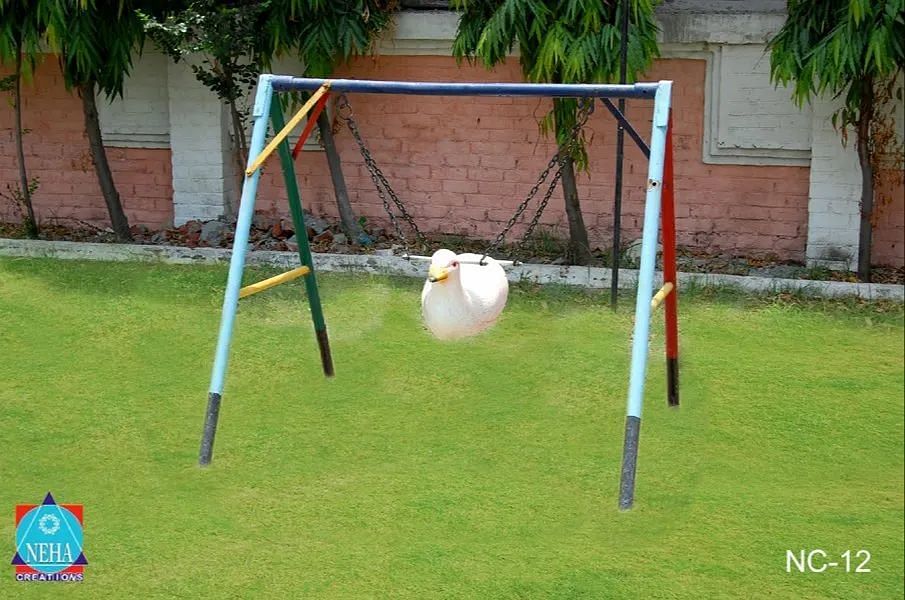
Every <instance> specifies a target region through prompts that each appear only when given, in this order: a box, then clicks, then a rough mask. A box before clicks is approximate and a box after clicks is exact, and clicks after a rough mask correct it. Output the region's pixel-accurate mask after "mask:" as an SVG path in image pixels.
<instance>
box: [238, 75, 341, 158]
mask: <svg viewBox="0 0 905 600" xmlns="http://www.w3.org/2000/svg"><path fill="white" fill-rule="evenodd" d="M330 83H331V82H329V81H326V82H324V84H323V85H322V86H320V87H319V88H318V89H317V91H316V92H314V93H313V94H311V97H310V98H308V102H305V104H304V105H303V106H302V108H300V109H299V111H298V112H297V113H295V116H294V117H292V118H291V119H289V122H288V123H286V126H285V127H283V129H281V130H280V132H279V133H278V134H276V135H275V136H274V137H273V139H272V140H270V143H269V144H267V146H265V147H264V149H263V150H261V153H260V154H258V157H257V158H255V160H254V162H252V163H251V166H250V167H248V168H247V169H246V170H245V175H246V176H251V174H252V173H254V172H255V171H257V170H258V169H260V168H261V165H263V164H264V161H265V160H267V158H268V157H269V156H270V155H271V154H273V151H274V150H276V149H277V146H279V145H280V143H282V141H283V140H285V139H286V138H287V137H289V134H290V133H292V130H293V129H295V128H296V126H297V125H298V124H299V123H301V122H302V119H304V118H305V115H307V114H308V112H309V111H310V110H311V109H312V108H314V105H315V104H317V101H318V100H320V97H321V96H323V95H324V94H326V93H327V90H329V89H330Z"/></svg>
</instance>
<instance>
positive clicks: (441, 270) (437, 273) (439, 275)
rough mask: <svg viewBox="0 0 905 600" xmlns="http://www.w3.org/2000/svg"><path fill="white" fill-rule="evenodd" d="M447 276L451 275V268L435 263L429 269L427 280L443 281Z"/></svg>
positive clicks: (433, 281) (432, 281)
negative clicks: (437, 265)
mask: <svg viewBox="0 0 905 600" xmlns="http://www.w3.org/2000/svg"><path fill="white" fill-rule="evenodd" d="M447 277H449V269H447V268H445V267H436V266H434V265H431V266H430V269H428V271H427V280H428V281H430V282H431V283H437V282H438V281H443V280H444V279H446V278H447Z"/></svg>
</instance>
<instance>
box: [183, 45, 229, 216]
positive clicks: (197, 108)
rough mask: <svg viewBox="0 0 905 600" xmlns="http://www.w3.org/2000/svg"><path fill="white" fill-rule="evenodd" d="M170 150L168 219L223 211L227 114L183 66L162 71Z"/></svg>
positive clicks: (226, 184) (225, 201) (226, 188)
mask: <svg viewBox="0 0 905 600" xmlns="http://www.w3.org/2000/svg"><path fill="white" fill-rule="evenodd" d="M167 76H168V83H169V85H168V88H169V111H170V147H171V148H172V161H173V220H174V222H175V223H176V225H181V224H182V223H185V222H186V221H190V220H192V219H201V220H210V219H216V218H217V217H219V216H220V215H223V214H225V213H226V212H227V210H228V200H229V194H230V193H231V192H233V191H234V189H235V185H234V184H232V183H231V182H229V181H228V180H227V178H228V177H229V176H230V174H231V173H232V172H233V168H232V163H233V161H232V159H231V158H230V156H231V155H230V147H229V143H230V142H229V134H228V125H229V114H228V111H227V109H226V107H225V106H224V105H223V103H222V102H220V100H219V99H218V98H217V97H216V96H215V95H214V93H213V92H211V91H210V90H209V89H207V88H206V87H204V86H203V85H202V84H201V83H200V82H199V81H198V80H197V79H195V75H194V74H193V73H192V70H191V68H190V67H189V65H187V64H185V62H180V63H179V64H175V63H172V62H171V63H170V64H169V66H168V70H167Z"/></svg>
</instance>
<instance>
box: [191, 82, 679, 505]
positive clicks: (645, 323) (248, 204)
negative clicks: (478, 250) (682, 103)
mask: <svg viewBox="0 0 905 600" xmlns="http://www.w3.org/2000/svg"><path fill="white" fill-rule="evenodd" d="M671 90H672V82H671V81H660V82H657V83H635V84H630V85H626V84H619V85H603V84H552V83H551V84H546V83H434V82H408V81H374V80H352V79H334V80H325V79H309V78H299V77H291V76H283V75H270V74H263V75H261V76H260V78H259V81H258V88H257V94H256V96H255V103H254V107H253V110H252V119H253V123H254V125H253V128H252V134H251V142H250V145H249V157H248V165H247V168H246V171H245V180H244V184H243V186H242V198H241V204H240V207H239V215H238V221H237V223H236V233H235V239H234V242H233V250H232V256H231V259H230V265H229V275H228V278H227V283H226V291H225V294H224V299H223V313H222V317H221V321H220V331H219V335H218V339H217V348H216V352H215V356H214V365H213V372H212V374H211V383H210V388H209V393H208V402H207V411H206V414H205V422H204V430H203V433H202V440H201V451H200V455H199V463H200V464H201V465H202V466H206V465H208V464H210V462H211V458H212V456H213V447H214V438H215V435H216V431H217V422H218V419H219V413H220V405H221V402H222V398H223V387H224V382H225V379H226V370H227V363H228V359H229V346H230V342H231V339H232V332H233V326H234V323H235V317H236V312H237V309H238V304H239V299H240V298H245V297H248V296H251V295H253V294H257V293H260V292H263V291H264V290H267V289H269V288H271V287H274V286H276V285H279V284H281V283H284V282H287V281H291V280H293V279H297V278H299V277H303V278H304V281H305V291H306V294H307V296H308V303H309V306H310V310H311V318H312V321H313V325H314V332H315V337H316V339H317V342H318V347H319V349H320V357H321V364H322V367H323V372H324V375H326V376H328V377H331V376H333V374H334V368H333V358H332V355H331V353H330V342H329V338H328V336H327V326H326V322H325V320H324V314H323V308H322V306H321V301H320V295H319V292H318V287H317V279H316V276H315V268H314V267H315V265H314V260H313V257H312V254H311V248H310V246H309V244H308V238H307V235H305V233H304V232H305V231H306V227H305V220H304V213H303V211H302V202H301V195H300V193H299V187H298V182H297V180H296V174H295V167H294V160H295V159H296V158H298V156H299V154H300V152H301V150H302V147H303V145H304V143H305V140H306V139H307V138H308V136H309V135H310V134H311V131H312V129H313V127H314V124H315V123H316V122H317V117H318V116H319V115H320V113H321V112H322V111H323V110H324V108H325V106H326V103H327V100H328V97H329V95H330V94H331V93H334V94H338V95H339V101H338V104H337V108H338V115H339V117H340V118H341V119H342V120H343V121H345V123H346V125H347V127H348V128H349V131H350V132H351V134H352V137H353V138H354V139H355V142H356V144H357V145H358V149H359V151H360V153H361V156H362V159H363V161H364V164H365V166H366V168H367V169H368V172H369V174H370V176H371V180H372V182H373V183H374V185H375V188H376V190H377V194H378V196H379V197H380V199H381V202H382V204H383V207H384V210H385V211H386V212H387V214H388V216H389V218H390V222H391V223H392V225H393V227H394V229H395V231H396V234H397V236H398V237H399V239H400V240H401V241H402V243H403V246H404V248H405V254H404V257H405V258H407V259H409V260H425V259H427V260H429V257H426V256H420V255H411V254H409V252H408V250H409V242H408V237H407V236H406V234H405V231H404V229H403V228H402V227H401V225H400V223H399V220H400V219H402V220H404V221H405V222H406V223H407V224H408V226H409V228H410V229H411V231H412V232H413V233H414V235H415V238H416V240H417V242H418V243H419V244H421V246H422V247H426V243H425V238H424V235H423V234H422V232H421V231H420V230H419V229H418V227H417V225H416V224H415V221H414V219H413V218H412V216H411V214H410V213H409V212H408V210H407V209H406V207H405V205H404V204H403V203H402V202H401V201H400V199H399V197H398V196H397V194H396V193H395V191H394V190H393V188H392V186H390V184H389V182H388V180H387V178H386V176H385V175H384V174H383V172H382V171H381V170H380V167H379V166H378V164H377V162H376V160H375V159H374V158H373V156H372V155H371V153H370V150H369V149H368V147H367V145H366V144H365V142H364V140H363V138H362V136H361V132H360V130H359V128H358V125H357V123H356V121H355V119H354V116H353V113H352V109H351V105H350V104H349V101H348V98H347V97H346V94H347V93H369V94H411V95H429V96H436V95H449V96H521V97H525V96H535V97H553V98H576V99H578V118H577V119H576V122H575V125H574V127H573V128H572V129H571V131H570V135H569V138H568V140H567V142H566V143H565V144H563V145H562V147H561V148H560V149H559V150H558V151H557V153H556V154H555V155H554V156H553V158H551V159H550V161H549V162H548V164H547V166H546V168H545V169H544V170H543V172H542V173H541V175H540V176H539V178H538V181H537V183H536V184H535V185H534V186H533V187H532V188H531V190H530V192H529V193H528V195H527V197H526V199H525V200H524V201H522V202H521V203H520V204H519V205H518V207H517V209H516V211H515V214H513V216H512V217H511V218H510V219H509V221H508V222H507V223H506V225H505V227H504V228H503V230H502V231H501V232H500V234H499V235H498V236H497V237H496V238H495V239H494V240H493V241H492V242H491V243H490V244H489V245H488V247H487V249H486V250H485V251H484V254H483V257H482V258H481V259H480V260H479V261H477V262H478V264H483V263H484V258H486V257H487V256H488V255H490V254H492V253H494V252H496V251H497V250H498V249H499V248H500V246H501V245H502V243H503V241H504V240H505V238H506V235H507V234H508V233H509V231H510V230H511V229H512V227H513V226H514V225H515V224H516V223H517V222H519V220H520V219H521V217H522V216H523V214H524V212H525V211H526V210H527V208H528V206H529V205H530V204H531V202H532V201H533V200H534V198H535V196H536V195H537V193H538V191H539V190H540V189H541V187H543V186H544V184H545V183H546V182H547V179H548V177H549V176H550V173H551V172H553V177H552V179H550V182H549V183H548V184H547V190H546V192H545V193H544V196H543V197H542V199H541V201H540V202H539V203H538V205H537V208H536V210H535V213H534V215H533V217H532V219H531V221H530V222H529V224H528V226H527V227H526V231H525V233H524V234H523V236H522V242H524V241H525V240H527V239H528V237H529V236H530V235H531V233H532V232H533V230H534V228H535V227H536V226H537V224H538V222H539V220H540V218H541V215H542V214H543V212H544V209H545V208H546V206H547V204H548V202H549V200H550V198H551V197H552V195H553V192H554V190H555V189H556V186H557V184H558V182H559V180H560V178H561V176H562V168H563V166H564V164H565V159H566V157H568V156H570V155H571V151H572V149H573V148H574V144H576V143H577V140H578V136H579V134H580V132H581V129H582V127H583V126H584V125H585V123H586V122H587V119H588V117H589V116H590V114H591V113H592V111H593V109H594V102H595V100H599V101H600V102H601V104H602V105H603V106H604V107H606V108H607V110H609V112H610V113H611V114H612V115H613V117H615V119H616V120H617V121H618V122H619V124H620V126H621V127H622V128H623V129H624V131H625V132H626V133H627V134H628V135H629V137H630V138H632V140H633V141H634V142H635V143H636V144H637V146H638V147H639V149H640V150H641V152H642V153H643V154H644V155H645V157H647V158H648V176H647V186H646V197H645V207H644V224H643V232H642V242H641V263H640V267H639V271H638V282H637V285H638V290H637V298H636V303H635V324H634V333H633V342H632V358H631V373H630V377H629V391H628V403H627V415H626V422H625V439H624V443H623V457H622V469H621V476H620V485H619V508H620V509H622V510H628V509H630V508H631V507H632V504H633V502H634V492H635V474H636V468H637V459H638V440H639V433H640V427H641V408H642V404H643V396H644V378H645V374H646V371H647V362H648V349H649V348H648V347H649V336H650V320H651V313H652V311H653V310H654V309H656V308H658V307H659V306H660V305H661V304H663V305H664V306H665V316H666V367H667V368H666V373H667V402H668V404H669V405H670V406H678V404H679V385H678V303H677V294H678V289H677V283H678V282H677V278H676V252H675V209H674V197H673V159H672V127H671V122H672V120H671V109H670V102H671ZM281 92H307V93H310V94H311V95H310V97H309V98H308V100H307V101H306V102H305V103H304V104H303V106H302V107H301V109H299V111H298V112H297V113H296V114H295V115H294V116H293V117H292V118H291V119H289V121H288V122H287V121H286V120H285V119H284V116H283V110H282V108H281V106H280V102H279V100H278V99H277V100H276V101H274V100H275V98H274V94H275V93H281ZM613 98H619V99H631V98H653V100H654V107H653V128H652V132H651V138H650V144H649V145H648V144H647V143H645V141H644V139H643V138H642V137H641V136H640V135H639V134H638V132H637V131H636V130H635V129H634V128H633V127H632V124H631V123H630V122H629V121H628V120H627V119H626V117H625V115H624V114H623V113H622V111H620V110H619V108H617V107H616V105H614V104H613V102H612V99H613ZM268 117H269V118H268ZM306 117H308V120H307V123H306V124H305V127H304V129H303V131H302V133H301V135H300V136H299V138H298V141H297V142H296V144H295V146H294V147H293V148H292V150H290V148H289V143H288V137H289V135H290V134H291V132H292V131H293V130H295V128H296V127H298V126H299V125H300V124H301V123H302V121H303V120H305V118H306ZM270 124H272V126H273V130H274V131H275V132H277V133H276V134H275V135H274V136H273V138H272V139H271V140H270V141H269V142H267V139H266V138H267V131H268V126H269V125H270ZM274 153H276V154H277V155H278V156H279V159H280V163H281V166H282V172H283V179H284V182H285V185H286V192H287V196H288V200H289V210H290V214H291V215H292V222H293V225H294V227H295V231H296V232H297V239H298V253H299V261H300V263H301V266H299V267H297V268H295V269H292V270H290V271H287V272H285V273H282V274H280V275H277V276H275V277H270V278H268V279H265V280H263V281H260V282H258V283H254V284H251V285H247V286H245V287H243V286H242V273H243V271H244V267H245V255H246V252H247V247H248V238H249V234H250V230H251V221H252V216H253V214H254V205H255V198H256V195H257V188H258V182H259V180H260V177H261V167H262V166H263V165H264V163H265V162H266V161H267V159H268V158H269V157H270V156H271V155H272V154H274ZM390 203H392V205H393V206H391V204H390ZM393 207H395V210H394V209H393ZM661 207H662V215H661ZM661 222H662V228H663V281H664V284H663V286H662V287H661V288H660V289H659V290H658V291H656V293H655V292H654V275H655V268H656V259H657V240H658V236H659V232H660V226H661ZM500 262H501V263H502V264H503V265H507V266H508V265H512V264H516V262H517V261H500Z"/></svg>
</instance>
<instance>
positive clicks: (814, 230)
mask: <svg viewBox="0 0 905 600" xmlns="http://www.w3.org/2000/svg"><path fill="white" fill-rule="evenodd" d="M838 108H839V102H838V101H834V100H829V99H824V100H820V101H817V102H815V103H814V109H813V110H814V113H813V120H812V129H811V131H812V136H813V144H812V148H811V185H810V197H809V200H808V244H807V250H806V255H807V259H808V263H809V264H813V265H821V266H827V267H830V268H849V269H853V268H855V266H856V261H857V256H858V238H859V231H858V225H859V221H860V207H861V166H860V165H859V164H858V153H857V151H856V149H855V138H854V132H851V133H850V135H849V143H848V145H847V146H843V145H842V140H841V137H840V135H839V132H837V131H836V130H835V129H834V128H833V124H832V121H831V120H830V119H831V117H832V114H833V112H835V111H836V109H838Z"/></svg>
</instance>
